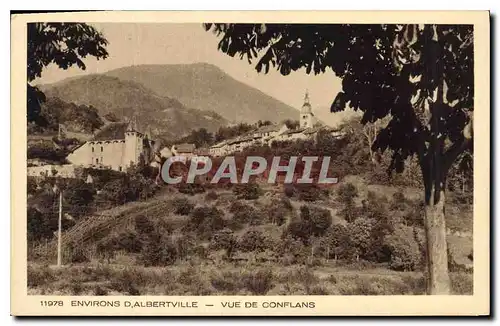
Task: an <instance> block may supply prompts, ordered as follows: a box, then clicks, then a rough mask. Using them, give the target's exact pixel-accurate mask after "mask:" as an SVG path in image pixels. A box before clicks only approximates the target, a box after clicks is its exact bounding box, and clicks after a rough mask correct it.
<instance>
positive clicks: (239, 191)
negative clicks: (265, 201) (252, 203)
mask: <svg viewBox="0 0 500 326" xmlns="http://www.w3.org/2000/svg"><path fill="white" fill-rule="evenodd" d="M233 193H234V194H235V195H236V198H238V199H247V200H253V199H258V198H259V197H260V195H261V194H262V190H261V189H260V187H259V185H258V184H256V183H242V184H237V185H236V186H235V187H234V188H233Z"/></svg>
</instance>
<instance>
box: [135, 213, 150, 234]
mask: <svg viewBox="0 0 500 326" xmlns="http://www.w3.org/2000/svg"><path fill="white" fill-rule="evenodd" d="M134 223H135V230H136V231H137V232H138V233H139V234H140V235H149V234H151V233H153V231H154V230H155V226H154V224H153V222H151V220H150V219H149V218H148V217H146V216H144V215H137V216H136V217H135V220H134Z"/></svg>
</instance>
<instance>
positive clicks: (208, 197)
mask: <svg viewBox="0 0 500 326" xmlns="http://www.w3.org/2000/svg"><path fill="white" fill-rule="evenodd" d="M218 198H219V195H217V193H216V192H215V191H209V192H208V193H207V194H206V195H205V200H206V201H210V200H217V199H218Z"/></svg>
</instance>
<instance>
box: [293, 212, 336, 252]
mask: <svg viewBox="0 0 500 326" xmlns="http://www.w3.org/2000/svg"><path fill="white" fill-rule="evenodd" d="M331 224H332V215H331V213H330V211H329V210H327V209H323V208H319V207H314V206H307V205H304V206H302V207H300V219H296V220H294V221H292V222H291V223H290V224H289V225H288V228H287V231H288V233H289V234H290V235H291V236H293V237H295V238H297V239H300V240H302V242H303V243H304V244H308V243H309V242H310V240H311V237H314V236H322V235H323V234H325V233H326V231H327V230H328V228H329V227H330V225H331Z"/></svg>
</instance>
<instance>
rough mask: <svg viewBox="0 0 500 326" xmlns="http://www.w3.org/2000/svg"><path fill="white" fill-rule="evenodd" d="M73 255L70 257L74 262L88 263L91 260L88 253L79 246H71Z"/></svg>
mask: <svg viewBox="0 0 500 326" xmlns="http://www.w3.org/2000/svg"><path fill="white" fill-rule="evenodd" d="M70 252H71V255H70V257H69V261H70V262H71V263H74V264H81V263H87V262H89V261H90V259H89V257H88V255H87V253H86V252H85V251H84V250H83V249H81V248H79V247H78V246H72V248H70Z"/></svg>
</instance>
